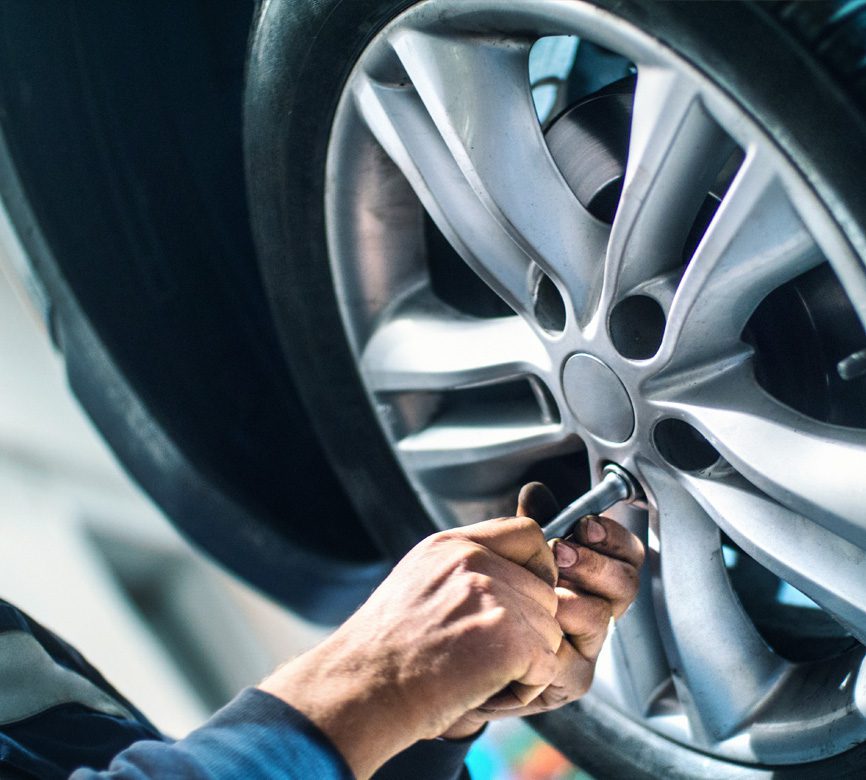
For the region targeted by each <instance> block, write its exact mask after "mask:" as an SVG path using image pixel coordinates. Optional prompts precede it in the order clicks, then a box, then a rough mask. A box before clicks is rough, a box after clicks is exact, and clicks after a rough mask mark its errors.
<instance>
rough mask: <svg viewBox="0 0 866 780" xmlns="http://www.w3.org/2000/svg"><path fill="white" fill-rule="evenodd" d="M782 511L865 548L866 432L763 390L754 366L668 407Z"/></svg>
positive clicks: (730, 373)
mask: <svg viewBox="0 0 866 780" xmlns="http://www.w3.org/2000/svg"><path fill="white" fill-rule="evenodd" d="M661 406H662V407H663V408H667V409H669V410H675V411H676V413H677V414H678V415H679V416H681V417H682V418H683V419H685V420H686V421H687V422H689V423H690V424H692V425H694V426H695V428H697V429H698V430H699V431H700V432H701V433H702V434H704V435H705V436H706V437H707V438H708V439H709V441H710V442H711V443H712V444H713V446H714V447H715V448H716V449H717V450H718V451H719V452H720V453H721V454H722V456H723V457H724V458H725V459H726V460H727V461H728V462H729V463H730V464H731V465H732V466H733V467H734V468H735V469H736V470H737V471H739V472H740V473H741V474H742V475H743V476H745V477H746V478H747V479H748V480H749V481H750V482H752V483H753V484H755V485H757V486H758V487H759V488H760V489H761V490H763V491H764V492H766V493H768V494H769V495H771V496H772V497H773V498H775V499H776V500H777V501H779V502H780V503H781V504H783V505H784V506H786V507H788V508H789V509H791V510H792V511H793V512H795V513H797V514H801V515H803V516H804V517H807V518H809V519H811V520H814V521H816V522H818V523H820V524H821V525H823V526H825V527H826V528H828V529H829V530H830V531H832V532H834V533H837V534H839V535H841V536H844V537H845V538H847V539H848V540H849V541H851V542H853V543H854V544H856V545H858V546H859V547H861V548H866V512H864V509H863V508H864V506H866V480H864V478H863V475H864V474H866V431H863V430H860V429H855V428H843V427H841V426H837V425H829V424H827V423H822V422H818V421H816V420H813V419H811V418H809V417H806V416H805V415H802V414H800V413H799V412H796V411H794V410H793V409H791V408H790V407H787V406H785V405H784V404H781V403H780V402H778V401H776V400H775V399H774V398H772V397H771V396H770V395H768V394H767V393H766V392H765V391H764V390H763V389H761V388H760V387H759V386H758V384H757V382H756V381H755V379H754V376H753V375H752V373H751V369H750V367H749V366H748V365H743V366H741V367H739V368H738V369H737V370H736V371H733V372H729V373H728V374H726V375H724V376H722V377H719V378H717V379H716V380H714V381H712V382H706V383H704V384H703V385H702V386H700V387H698V388H693V390H692V392H691V393H690V397H689V400H688V401H685V402H682V401H674V402H662V403H661Z"/></svg>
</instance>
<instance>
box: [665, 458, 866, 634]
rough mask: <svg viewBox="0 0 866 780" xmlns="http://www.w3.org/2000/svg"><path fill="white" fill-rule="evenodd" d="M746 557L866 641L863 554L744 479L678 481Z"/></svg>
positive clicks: (689, 478)
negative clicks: (799, 592) (802, 594)
mask: <svg viewBox="0 0 866 780" xmlns="http://www.w3.org/2000/svg"><path fill="white" fill-rule="evenodd" d="M680 479H681V481H682V482H683V483H684V484H685V485H686V487H687V488H688V489H689V492H690V493H691V494H692V495H693V496H694V497H695V498H697V500H698V501H699V503H700V504H701V506H702V507H703V508H704V510H705V511H706V512H707V513H708V514H709V515H710V516H711V517H712V518H713V520H715V522H716V523H717V524H718V525H719V526H720V527H721V528H722V529H723V530H724V531H725V533H727V534H728V536H730V537H731V538H732V539H733V540H734V541H735V542H736V543H737V544H738V545H739V546H740V547H741V548H742V549H743V550H744V551H745V552H746V553H747V554H748V555H750V556H751V557H752V558H754V559H755V560H756V561H758V562H759V563H760V564H762V565H763V566H765V567H766V568H767V569H769V570H770V571H772V572H773V573H774V574H776V575H777V576H778V577H781V578H782V579H784V580H786V581H787V582H789V583H790V584H791V585H793V586H794V587H795V588H797V589H798V590H800V591H802V592H803V593H805V594H806V595H807V596H809V597H810V598H811V599H812V600H813V601H815V602H817V603H818V604H820V605H821V606H822V607H824V609H826V610H827V611H828V612H830V613H831V614H832V615H834V616H835V617H836V619H837V620H839V622H840V623H842V624H843V625H845V626H846V627H847V628H848V629H849V630H850V631H851V633H852V634H854V636H856V637H857V639H859V640H860V641H861V642H864V643H866V552H864V550H863V549H862V548H859V547H855V546H854V545H853V544H851V543H850V542H848V541H846V540H845V539H842V538H840V537H839V536H836V534H834V533H832V532H830V531H828V530H827V529H826V528H823V527H821V526H820V525H817V524H815V523H813V522H811V521H810V520H807V519H806V518H804V517H802V516H801V515H797V514H795V513H794V512H791V511H790V510H789V509H786V508H785V507H783V506H780V505H779V504H778V503H776V502H775V501H773V500H772V499H770V498H768V497H767V496H766V495H763V494H762V493H760V492H759V491H756V490H755V488H754V487H753V486H752V485H750V484H749V483H748V482H746V481H745V480H744V479H742V478H738V477H731V478H727V479H701V478H698V477H695V476H691V475H688V474H683V475H682V476H681V477H680Z"/></svg>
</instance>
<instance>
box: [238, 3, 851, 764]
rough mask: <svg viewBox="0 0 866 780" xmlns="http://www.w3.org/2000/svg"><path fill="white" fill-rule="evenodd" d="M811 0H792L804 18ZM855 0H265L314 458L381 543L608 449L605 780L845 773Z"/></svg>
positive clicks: (294, 327)
mask: <svg viewBox="0 0 866 780" xmlns="http://www.w3.org/2000/svg"><path fill="white" fill-rule="evenodd" d="M816 6H819V7H817V8H816ZM859 8H860V6H859V5H858V4H853V5H852V4H839V5H838V7H837V6H833V7H831V5H830V4H811V3H805V4H797V3H780V4H772V5H769V4H768V5H751V4H746V3H700V4H694V3H663V4H660V3H642V2H616V3H614V2H610V3H608V2H601V1H597V2H578V1H577V0H574V1H573V2H569V1H567V0H549V2H548V1H546V0H533V1H529V0H513V1H512V2H508V3H504V2H501V0H467V1H466V2H453V0H425V2H416V3H410V2H394V1H393V0H390V1H388V2H383V1H382V0H376V1H373V0H353V2H351V3H347V2H339V1H333V2H288V1H287V0H271V2H270V3H268V4H267V5H266V6H264V9H263V12H262V14H261V16H260V19H259V21H258V26H257V31H256V35H255V40H254V44H253V48H252V52H251V57H250V65H249V69H248V74H247V94H246V116H245V143H246V150H247V179H248V187H249V199H250V206H251V211H252V219H253V227H254V232H255V237H256V240H257V245H258V250H259V256H260V260H261V263H262V268H263V272H264V276H265V281H266V286H267V288H268V293H269V295H270V298H271V302H272V309H273V312H274V317H275V320H276V322H277V326H278V329H279V330H280V333H281V338H282V343H283V346H284V348H285V350H286V353H287V356H288V358H289V361H290V363H291V365H292V367H293V371H294V375H295V377H296V379H297V381H298V383H299V385H300V387H301V390H302V392H303V393H304V395H305V397H306V399H307V402H308V404H309V405H310V406H311V408H312V409H313V410H314V412H315V414H314V418H315V419H314V424H315V425H316V426H317V428H318V431H319V433H320V435H321V436H322V438H323V440H324V441H325V445H326V447H327V448H328V451H329V454H330V457H331V459H332V461H333V463H334V464H335V466H336V468H337V470H338V472H340V473H341V474H342V478H343V481H344V484H345V485H346V486H347V489H348V490H349V492H350V494H351V495H352V496H353V499H354V501H355V502H356V505H357V506H358V507H359V508H360V510H361V512H362V514H363V516H364V517H365V518H366V522H367V523H368V526H369V528H370V530H371V533H373V534H375V535H376V536H377V537H378V538H379V539H380V540H381V543H382V544H383V545H385V546H386V547H387V549H389V551H390V552H391V553H393V554H397V553H399V552H401V551H402V550H404V549H406V548H407V547H408V546H409V545H410V544H412V543H413V542H414V541H416V540H417V539H418V538H419V537H420V536H421V535H422V534H424V533H427V532H429V531H431V530H433V529H435V528H445V527H449V526H452V525H455V524H460V523H468V522H473V521H476V520H480V519H483V518H485V517H488V516H495V515H501V514H503V513H510V512H511V511H513V507H514V504H515V495H516V491H517V489H518V488H519V486H520V484H521V483H522V482H524V481H526V480H529V479H543V480H545V481H546V482H548V483H549V484H551V485H552V487H553V488H554V490H555V492H557V493H558V495H559V497H560V498H561V499H562V500H570V499H571V498H574V497H575V496H576V495H578V494H579V493H580V492H582V491H583V490H585V489H586V488H587V486H588V485H589V484H590V483H591V481H593V480H596V479H598V477H599V476H600V474H601V470H602V468H603V467H604V465H605V464H606V463H609V462H615V463H617V464H619V465H620V466H622V467H623V468H625V469H627V470H628V471H629V472H630V473H631V474H632V475H633V476H635V477H636V479H637V480H638V481H639V482H640V484H641V486H642V488H643V490H644V492H645V501H643V502H641V503H638V504H633V505H630V506H619V507H617V508H616V509H615V510H614V511H613V513H612V514H614V515H615V516H616V517H617V518H618V519H619V520H620V521H621V522H623V523H625V524H626V525H627V526H628V527H630V528H631V529H632V530H634V531H635V532H636V533H638V534H640V535H641V536H642V537H643V538H644V539H645V541H646V543H647V546H648V548H649V563H648V566H647V567H646V568H645V571H644V572H643V575H642V576H643V580H642V587H641V592H640V595H639V597H638V600H637V602H636V603H635V604H634V605H633V607H632V608H631V609H630V611H629V612H628V613H627V615H626V616H625V617H624V618H623V619H621V620H620V621H619V623H618V625H617V627H616V630H615V632H614V634H613V637H612V640H611V641H610V642H609V643H608V646H607V649H606V651H605V653H604V654H603V656H602V659H601V661H600V664H599V669H598V674H597V678H596V681H595V683H594V686H593V689H592V691H591V693H590V694H589V695H588V696H587V697H585V699H584V700H583V701H582V702H580V703H578V704H575V705H572V706H570V707H567V708H564V709H563V710H560V711H557V712H554V713H550V714H548V715H546V716H544V717H541V718H539V719H537V720H536V725H537V727H538V728H539V729H540V730H541V731H542V732H543V733H544V734H546V735H548V736H549V737H550V738H551V739H552V741H553V742H554V743H555V744H556V745H557V746H559V747H560V748H561V749H563V750H564V751H565V752H566V753H568V754H569V755H571V756H572V757H574V758H575V759H576V760H578V761H579V762H581V764H582V765H583V766H586V767H587V768H588V769H590V770H591V771H595V772H597V773H598V774H600V775H601V776H627V777H657V776H659V775H660V774H662V773H663V774H665V776H669V777H713V778H717V777H802V776H806V774H808V776H809V777H853V776H855V775H856V776H860V774H861V773H862V771H863V769H864V767H866V748H864V741H866V675H864V663H863V660H864V647H863V642H864V640H866V555H864V550H866V510H864V505H866V480H864V479H863V477H862V475H863V474H864V473H866V403H864V401H866V332H864V328H863V322H864V319H866V269H864V258H866V235H864V227H866V197H864V193H863V190H862V182H863V181H864V180H866V154H864V149H866V119H864V113H863V110H864V106H866V81H864V80H863V67H862V62H863V56H864V53H866V51H864V50H866V41H864V38H863V36H862V35H860V36H858V35H857V34H856V33H857V31H858V30H862V21H863V18H864V17H863V14H862V13H861V12H860V10H859Z"/></svg>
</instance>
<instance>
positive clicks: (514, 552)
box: [440, 517, 557, 587]
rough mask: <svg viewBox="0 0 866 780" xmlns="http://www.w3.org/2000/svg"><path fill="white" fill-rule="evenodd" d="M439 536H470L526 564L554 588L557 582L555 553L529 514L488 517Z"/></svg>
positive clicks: (509, 558) (516, 561) (507, 556)
mask: <svg viewBox="0 0 866 780" xmlns="http://www.w3.org/2000/svg"><path fill="white" fill-rule="evenodd" d="M440 536H441V537H442V538H455V537H461V538H465V539H469V540H470V541H473V542H476V543H477V544H480V545H482V546H484V547H486V548H487V549H488V550H492V551H493V552H495V553H496V554H497V555H501V556H502V557H503V558H506V559H507V560H509V561H512V562H513V563H516V564H518V565H519V566H523V567H525V568H526V569H528V570H529V571H531V572H532V573H533V574H534V575H535V576H536V577H538V578H539V579H541V580H542V581H544V582H546V583H547V584H548V585H550V586H551V587H553V585H555V584H556V579H557V569H556V563H555V562H554V560H553V553H552V552H551V550H550V548H549V547H548V545H547V542H546V541H545V540H544V534H543V533H542V531H541V528H540V526H539V525H538V523H536V522H535V521H534V520H531V519H530V518H528V517H509V518H504V519H499V520H485V521H484V522H481V523H475V524H474V525H467V526H464V527H463V528H455V529H453V530H451V531H445V532H443V534H441V535H440Z"/></svg>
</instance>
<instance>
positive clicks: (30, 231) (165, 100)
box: [0, 0, 385, 622]
mask: <svg viewBox="0 0 866 780" xmlns="http://www.w3.org/2000/svg"><path fill="white" fill-rule="evenodd" d="M255 10H256V5H255V4H254V3H252V2H247V3H243V2H217V3H210V2H208V3H199V2H195V0H191V1H190V2H178V3H146V4H122V5H121V4H117V3H53V4H49V5H45V6H40V7H38V8H37V7H36V6H35V5H32V4H28V3H15V2H3V3H0V74H2V75H0V194H2V199H3V205H4V206H5V208H6V209H7V210H8V212H9V214H10V216H11V218H12V221H13V223H14V225H15V228H16V230H17V233H18V235H19V237H20V238H21V241H22V243H23V244H24V245H25V249H26V251H27V254H28V255H29V259H30V261H31V263H32V266H33V270H34V272H35V276H34V278H33V283H34V285H35V286H38V287H39V288H40V289H41V293H42V297H41V303H42V306H43V313H44V314H45V316H46V319H47V321H48V324H49V327H50V330H51V333H52V336H53V338H54V340H55V343H56V344H57V345H58V347H59V348H60V349H61V350H62V351H63V353H64V356H65V360H66V366H67V371H68V374H69V380H70V384H71V385H72V389H73V391H74V392H75V394H76V395H77V396H78V398H79V400H80V401H81V402H82V404H83V406H84V408H85V409H86V411H87V412H88V414H89V415H90V416H91V417H92V418H93V420H94V421H95V423H96V425H97V426H98V428H99V429H100V430H101V432H102V434H103V436H104V437H105V438H106V439H107V441H108V443H109V444H110V445H111V446H112V448H113V449H114V451H115V453H117V455H118V457H119V458H120V460H121V462H122V463H123V465H124V466H125V467H126V468H127V469H128V470H129V472H130V473H131V474H132V476H133V477H134V478H135V479H137V480H138V482H139V483H140V484H141V485H142V486H143V487H144V488H145V489H146V490H147V491H148V492H149V493H150V494H151V496H153V498H154V499H155V500H156V502H157V503H158V504H159V505H160V506H161V507H162V508H163V510H164V511H165V512H166V513H167V514H168V515H169V516H170V518H171V519H172V520H173V521H174V523H175V524H176V525H177V526H178V527H179V529H180V530H181V531H182V532H183V533H184V534H185V535H186V536H187V537H188V538H190V539H192V540H193V541H194V542H196V543H197V544H198V545H199V546H201V547H202V548H204V549H205V550H207V551H208V552H209V553H210V554H211V555H213V556H214V557H215V558H217V559H218V560H219V561H221V562H222V563H224V564H225V565H227V566H229V567H230V568H232V569H234V570H235V571H236V572H238V573H239V574H241V575H242V576H243V577H245V578H246V579H247V580H248V581H250V582H251V583H253V584H254V585H256V586H258V587H259V588H261V589H263V590H264V591H266V592H268V593H269V594H270V595H272V596H274V597H276V598H277V599H279V600H281V601H282V602H283V603H285V604H287V605H290V606H292V607H293V608H295V609H296V610H297V611H299V612H300V613H302V614H304V615H306V616H307V617H309V618H313V619H317V620H322V621H325V622H336V621H338V620H340V619H342V618H343V617H345V616H346V615H347V614H348V613H349V612H351V610H352V609H353V608H354V607H355V606H356V605H357V603H358V602H359V600H361V599H362V598H363V597H364V596H365V595H366V594H367V593H368V592H369V591H370V590H371V589H372V587H374V585H375V584H376V583H377V582H378V581H379V579H380V578H381V576H382V574H383V572H384V571H385V566H384V564H382V563H381V560H380V555H381V554H380V553H379V551H378V550H377V549H376V548H375V546H374V545H373V543H372V541H371V540H370V539H369V538H368V537H367V536H366V534H365V533H364V531H363V527H362V526H361V525H360V524H359V523H358V521H357V518H356V516H355V514H354V512H353V510H352V507H351V505H350V503H349V501H348V499H347V498H346V495H345V492H344V491H343V488H342V487H341V485H340V483H339V482H338V481H337V480H336V478H335V476H334V475H333V472H332V471H331V470H330V467H329V466H328V464H327V461H326V459H325V458H324V455H323V453H322V452H321V449H320V447H319V444H318V442H317V439H316V437H315V435H314V433H313V431H312V429H311V428H310V427H309V425H308V422H307V419H306V412H305V410H304V407H303V406H302V404H301V402H300V400H299V398H298V396H297V393H296V391H295V389H294V385H293V383H292V380H291V378H290V376H289V374H288V371H287V370H286V367H285V363H284V359H283V357H282V353H281V351H280V348H279V346H278V344H277V339H276V335H275V332H274V329H273V325H272V323H271V319H270V316H269V314H268V309H267V302H266V299H265V297H264V293H263V290H262V286H261V281H260V278H259V274H258V270H257V267H256V260H255V252H254V249H253V246H252V241H251V237H250V233H249V226H248V221H247V211H246V201H245V187H244V181H243V162H242V148H241V93H242V86H243V73H244V67H245V62H246V54H247V44H248V40H249V31H250V25H251V23H252V19H253V14H254V12H255ZM311 518H314V519H313V520H311ZM323 519H324V520H325V521H323Z"/></svg>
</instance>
